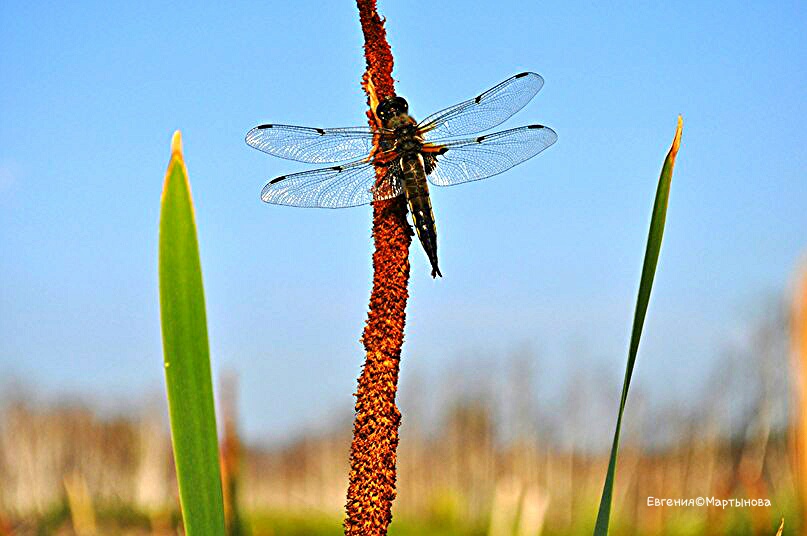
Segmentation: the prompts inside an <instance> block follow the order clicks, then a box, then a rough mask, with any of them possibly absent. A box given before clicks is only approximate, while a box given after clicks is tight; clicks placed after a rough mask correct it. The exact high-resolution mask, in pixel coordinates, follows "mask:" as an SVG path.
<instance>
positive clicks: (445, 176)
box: [424, 125, 558, 186]
mask: <svg viewBox="0 0 807 536" xmlns="http://www.w3.org/2000/svg"><path fill="white" fill-rule="evenodd" d="M557 139H558V135H557V134H556V133H555V131H554V130H552V129H551V128H549V127H545V126H542V125H530V126H527V127H520V128H514V129H512V130H505V131H503V132H496V133H493V134H488V135H486V136H479V137H477V138H471V139H466V140H457V141H452V142H447V143H443V144H440V145H434V146H426V147H425V148H424V150H425V151H428V153H427V154H429V153H430V154H431V159H430V160H431V161H430V162H429V165H428V166H427V167H428V168H430V169H427V171H428V172H429V182H431V183H432V184H434V185H436V186H453V185H455V184H461V183H463V182H470V181H477V180H479V179H485V178H487V177H491V176H493V175H498V174H499V173H502V172H504V171H507V170H508V169H510V168H511V167H513V166H515V165H518V164H520V163H522V162H524V161H525V160H528V159H530V158H532V157H533V156H535V155H537V154H538V153H540V152H541V151H543V150H544V149H546V148H547V147H549V146H550V145H552V144H553V143H555V142H556V141H557Z"/></svg>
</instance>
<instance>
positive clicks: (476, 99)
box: [474, 95, 482, 104]
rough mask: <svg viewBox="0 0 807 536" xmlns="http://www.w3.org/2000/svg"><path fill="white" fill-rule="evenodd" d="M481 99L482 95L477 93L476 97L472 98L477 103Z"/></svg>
mask: <svg viewBox="0 0 807 536" xmlns="http://www.w3.org/2000/svg"><path fill="white" fill-rule="evenodd" d="M481 100H482V95H479V96H478V97H477V98H475V99H474V101H476V103H477V104H479V101H481Z"/></svg>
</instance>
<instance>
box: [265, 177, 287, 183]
mask: <svg viewBox="0 0 807 536" xmlns="http://www.w3.org/2000/svg"><path fill="white" fill-rule="evenodd" d="M285 178H286V176H285V175H281V176H280V177H278V178H276V179H272V180H270V181H269V184H274V183H276V182H280V181H282V180H283V179H285Z"/></svg>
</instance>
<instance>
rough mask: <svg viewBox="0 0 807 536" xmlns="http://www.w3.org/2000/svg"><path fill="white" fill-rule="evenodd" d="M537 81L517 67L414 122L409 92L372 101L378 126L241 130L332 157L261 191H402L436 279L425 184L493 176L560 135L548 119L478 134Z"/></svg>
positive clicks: (382, 194) (363, 195) (290, 156)
mask: <svg viewBox="0 0 807 536" xmlns="http://www.w3.org/2000/svg"><path fill="white" fill-rule="evenodd" d="M543 85H544V79H543V78H542V77H541V76H540V75H538V74H536V73H533V72H524V73H519V74H517V75H515V76H512V77H510V78H508V79H507V80H505V81H504V82H501V83H500V84H497V85H495V86H493V87H492V88H490V89H488V90H487V91H485V92H483V93H480V94H479V95H477V96H476V97H474V98H472V99H468V100H466V101H463V102H460V103H459V104H455V105H454V106H449V107H448V108H445V109H443V110H440V111H439V112H436V113H433V114H431V115H430V116H428V117H426V118H425V119H423V120H422V121H420V122H418V121H416V120H415V119H414V118H413V117H412V116H411V115H410V114H409V104H408V103H407V101H406V99H404V98H403V97H399V96H391V97H387V98H385V99H383V100H381V101H380V102H378V104H377V106H376V107H375V110H374V112H375V116H376V118H377V119H378V123H379V124H380V127H377V128H373V127H369V126H367V127H361V126H360V127H347V128H316V127H313V128H312V127H301V126H292V125H278V124H264V125H259V126H257V127H255V128H253V129H252V130H250V131H249V132H248V133H247V136H246V142H247V144H248V145H250V146H251V147H254V148H255V149H258V150H260V151H263V152H265V153H268V154H270V155H273V156H277V157H280V158H284V159H287V160H295V161H298V162H305V163H309V164H338V165H330V166H328V167H321V168H318V169H313V170H310V171H303V172H301V173H293V174H289V175H281V176H280V177H276V178H274V179H272V180H270V181H269V182H268V183H267V184H266V186H264V187H263V190H262V191H261V199H262V200H263V201H265V202H267V203H272V204H277V205H289V206H295V207H320V208H343V207H353V206H359V205H365V204H368V203H373V202H376V201H384V200H389V199H394V198H396V197H398V196H405V199H406V202H407V205H408V209H409V213H410V214H411V218H412V223H413V226H414V227H415V231H416V232H417V236H418V239H419V240H420V243H421V245H422V247H423V249H424V251H425V253H426V256H427V258H428V259H429V262H430V264H431V268H432V273H431V275H432V277H433V278H435V277H437V276H438V275H439V276H440V277H442V275H443V274H442V273H441V272H440V268H439V266H438V259H437V226H436V223H435V218H434V211H433V209H432V203H431V197H430V195H429V184H431V185H434V186H453V185H456V184H462V183H466V182H471V181H477V180H480V179H485V178H488V177H492V176H494V175H498V174H500V173H503V172H505V171H507V170H508V169H510V168H512V167H513V166H516V165H518V164H520V163H522V162H524V161H526V160H528V159H530V158H532V157H534V156H535V155H537V154H538V153H540V152H541V151H543V150H544V149H546V148H547V147H549V146H550V145H552V144H553V143H555V142H556V141H557V139H558V136H557V134H556V133H555V131H554V130H552V129H551V128H549V127H547V126H544V125H527V126H522V127H518V128H513V129H510V130H504V131H500V132H495V133H490V134H482V133H483V132H486V131H488V130H490V129H492V128H494V127H496V126H498V125H500V124H502V123H504V122H505V121H506V120H507V119H509V118H510V117H512V116H513V115H514V114H515V113H516V112H518V111H519V110H521V109H522V108H523V107H524V106H526V104H527V103H528V102H529V101H530V100H532V98H533V97H534V96H535V95H536V94H537V93H538V91H540V89H541V87H543Z"/></svg>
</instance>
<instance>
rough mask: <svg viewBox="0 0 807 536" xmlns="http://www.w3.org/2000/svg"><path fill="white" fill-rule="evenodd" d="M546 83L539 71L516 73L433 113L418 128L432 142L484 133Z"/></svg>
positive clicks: (521, 106)
mask: <svg viewBox="0 0 807 536" xmlns="http://www.w3.org/2000/svg"><path fill="white" fill-rule="evenodd" d="M543 85H544V79H543V78H541V76H540V75H538V74H535V73H520V74H517V75H515V76H513V77H512V78H508V79H507V80H505V81H504V82H502V83H501V84H499V85H497V86H494V87H492V88H490V89H489V90H487V91H485V92H484V93H482V94H481V95H479V96H477V97H475V98H473V99H469V100H467V101H465V102H461V103H459V104H455V105H454V106H451V107H450V108H446V109H445V110H441V111H439V112H437V113H434V114H432V115H430V116H429V117H427V118H426V119H424V120H423V121H421V122H420V124H419V125H418V129H419V130H420V131H421V132H422V133H423V134H424V136H425V139H426V140H433V141H436V140H439V139H441V138H452V137H456V136H466V135H468V134H475V133H477V132H484V131H485V130H489V129H491V128H493V127H495V126H497V125H500V124H502V123H504V122H505V121H506V120H507V119H509V118H510V117H512V115H513V114H515V113H516V112H517V111H519V110H520V109H522V108H523V107H524V106H525V105H526V104H527V103H528V102H530V100H531V99H532V98H533V97H534V96H535V95H536V94H537V93H538V91H540V89H541V87H543Z"/></svg>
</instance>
